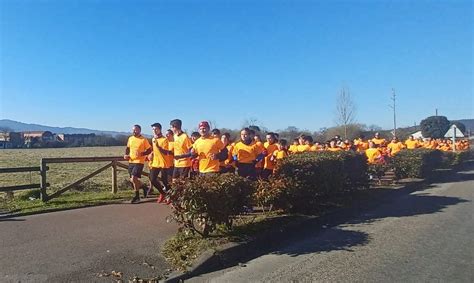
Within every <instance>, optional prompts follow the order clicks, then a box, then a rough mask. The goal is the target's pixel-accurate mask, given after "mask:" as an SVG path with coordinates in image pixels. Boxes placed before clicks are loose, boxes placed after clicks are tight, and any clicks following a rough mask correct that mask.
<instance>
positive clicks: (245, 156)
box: [232, 141, 258, 164]
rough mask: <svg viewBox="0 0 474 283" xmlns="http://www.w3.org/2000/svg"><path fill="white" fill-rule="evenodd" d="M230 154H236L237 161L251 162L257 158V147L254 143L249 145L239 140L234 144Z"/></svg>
mask: <svg viewBox="0 0 474 283" xmlns="http://www.w3.org/2000/svg"><path fill="white" fill-rule="evenodd" d="M232 155H237V161H238V162H239V163H248V164H250V163H253V162H255V159H257V155H258V149H257V146H256V145H255V143H251V144H249V145H246V144H244V143H243V142H241V141H239V142H238V143H236V144H235V146H234V149H233V151H232Z"/></svg>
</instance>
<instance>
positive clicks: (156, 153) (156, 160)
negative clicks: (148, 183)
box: [151, 136, 173, 168]
mask: <svg viewBox="0 0 474 283" xmlns="http://www.w3.org/2000/svg"><path fill="white" fill-rule="evenodd" d="M152 144H153V160H152V162H151V167H153V168H170V167H171V166H173V162H170V159H169V157H168V156H170V155H165V154H163V153H162V152H161V151H160V150H159V149H158V147H160V148H162V149H164V150H170V147H169V141H168V139H167V138H166V137H163V136H162V137H159V138H153V139H152ZM171 156H172V155H171ZM171 161H172V160H171Z"/></svg>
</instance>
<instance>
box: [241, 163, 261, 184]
mask: <svg viewBox="0 0 474 283" xmlns="http://www.w3.org/2000/svg"><path fill="white" fill-rule="evenodd" d="M237 173H238V174H239V176H241V177H244V178H248V179H250V180H252V181H255V180H256V179H257V172H256V168H255V164H253V163H237Z"/></svg>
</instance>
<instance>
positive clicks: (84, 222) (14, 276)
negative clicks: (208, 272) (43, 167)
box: [0, 202, 177, 282]
mask: <svg viewBox="0 0 474 283" xmlns="http://www.w3.org/2000/svg"><path fill="white" fill-rule="evenodd" d="M170 212H171V210H170V208H169V207H167V206H166V205H162V204H156V203H154V202H153V203H152V202H148V203H140V204H134V205H132V204H128V203H127V204H125V203H124V204H116V205H106V206H98V207H90V208H83V209H74V210H68V211H60V212H52V213H46V214H38V215H32V216H25V217H16V218H7V219H0V282H20V281H21V282H71V281H81V282H97V281H99V282H111V279H112V278H113V277H112V276H107V275H110V273H111V272H112V271H116V272H123V277H124V279H125V282H128V279H129V278H131V277H133V276H134V275H137V276H139V277H141V278H153V277H155V276H157V275H159V274H162V273H163V272H164V271H165V270H166V269H167V268H169V266H168V265H167V264H166V263H165V261H164V258H162V257H161V256H160V253H159V250H160V246H161V245H162V244H163V243H164V241H165V240H166V239H167V238H169V237H170V236H171V235H173V234H174V233H175V232H176V230H177V226H176V224H173V223H167V222H166V219H165V218H166V216H168V215H170ZM99 274H102V276H103V277H99Z"/></svg>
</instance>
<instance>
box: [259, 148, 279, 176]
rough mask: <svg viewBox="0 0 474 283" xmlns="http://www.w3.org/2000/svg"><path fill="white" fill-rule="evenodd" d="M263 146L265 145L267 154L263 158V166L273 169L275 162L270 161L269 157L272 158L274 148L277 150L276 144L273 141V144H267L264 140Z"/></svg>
mask: <svg viewBox="0 0 474 283" xmlns="http://www.w3.org/2000/svg"><path fill="white" fill-rule="evenodd" d="M264 147H265V150H266V151H267V155H266V156H265V158H264V166H263V168H264V169H272V170H273V168H275V162H274V161H272V160H271V159H272V155H273V152H274V151H275V150H278V146H277V145H276V144H275V143H274V144H269V143H268V142H266V143H265V144H264Z"/></svg>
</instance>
